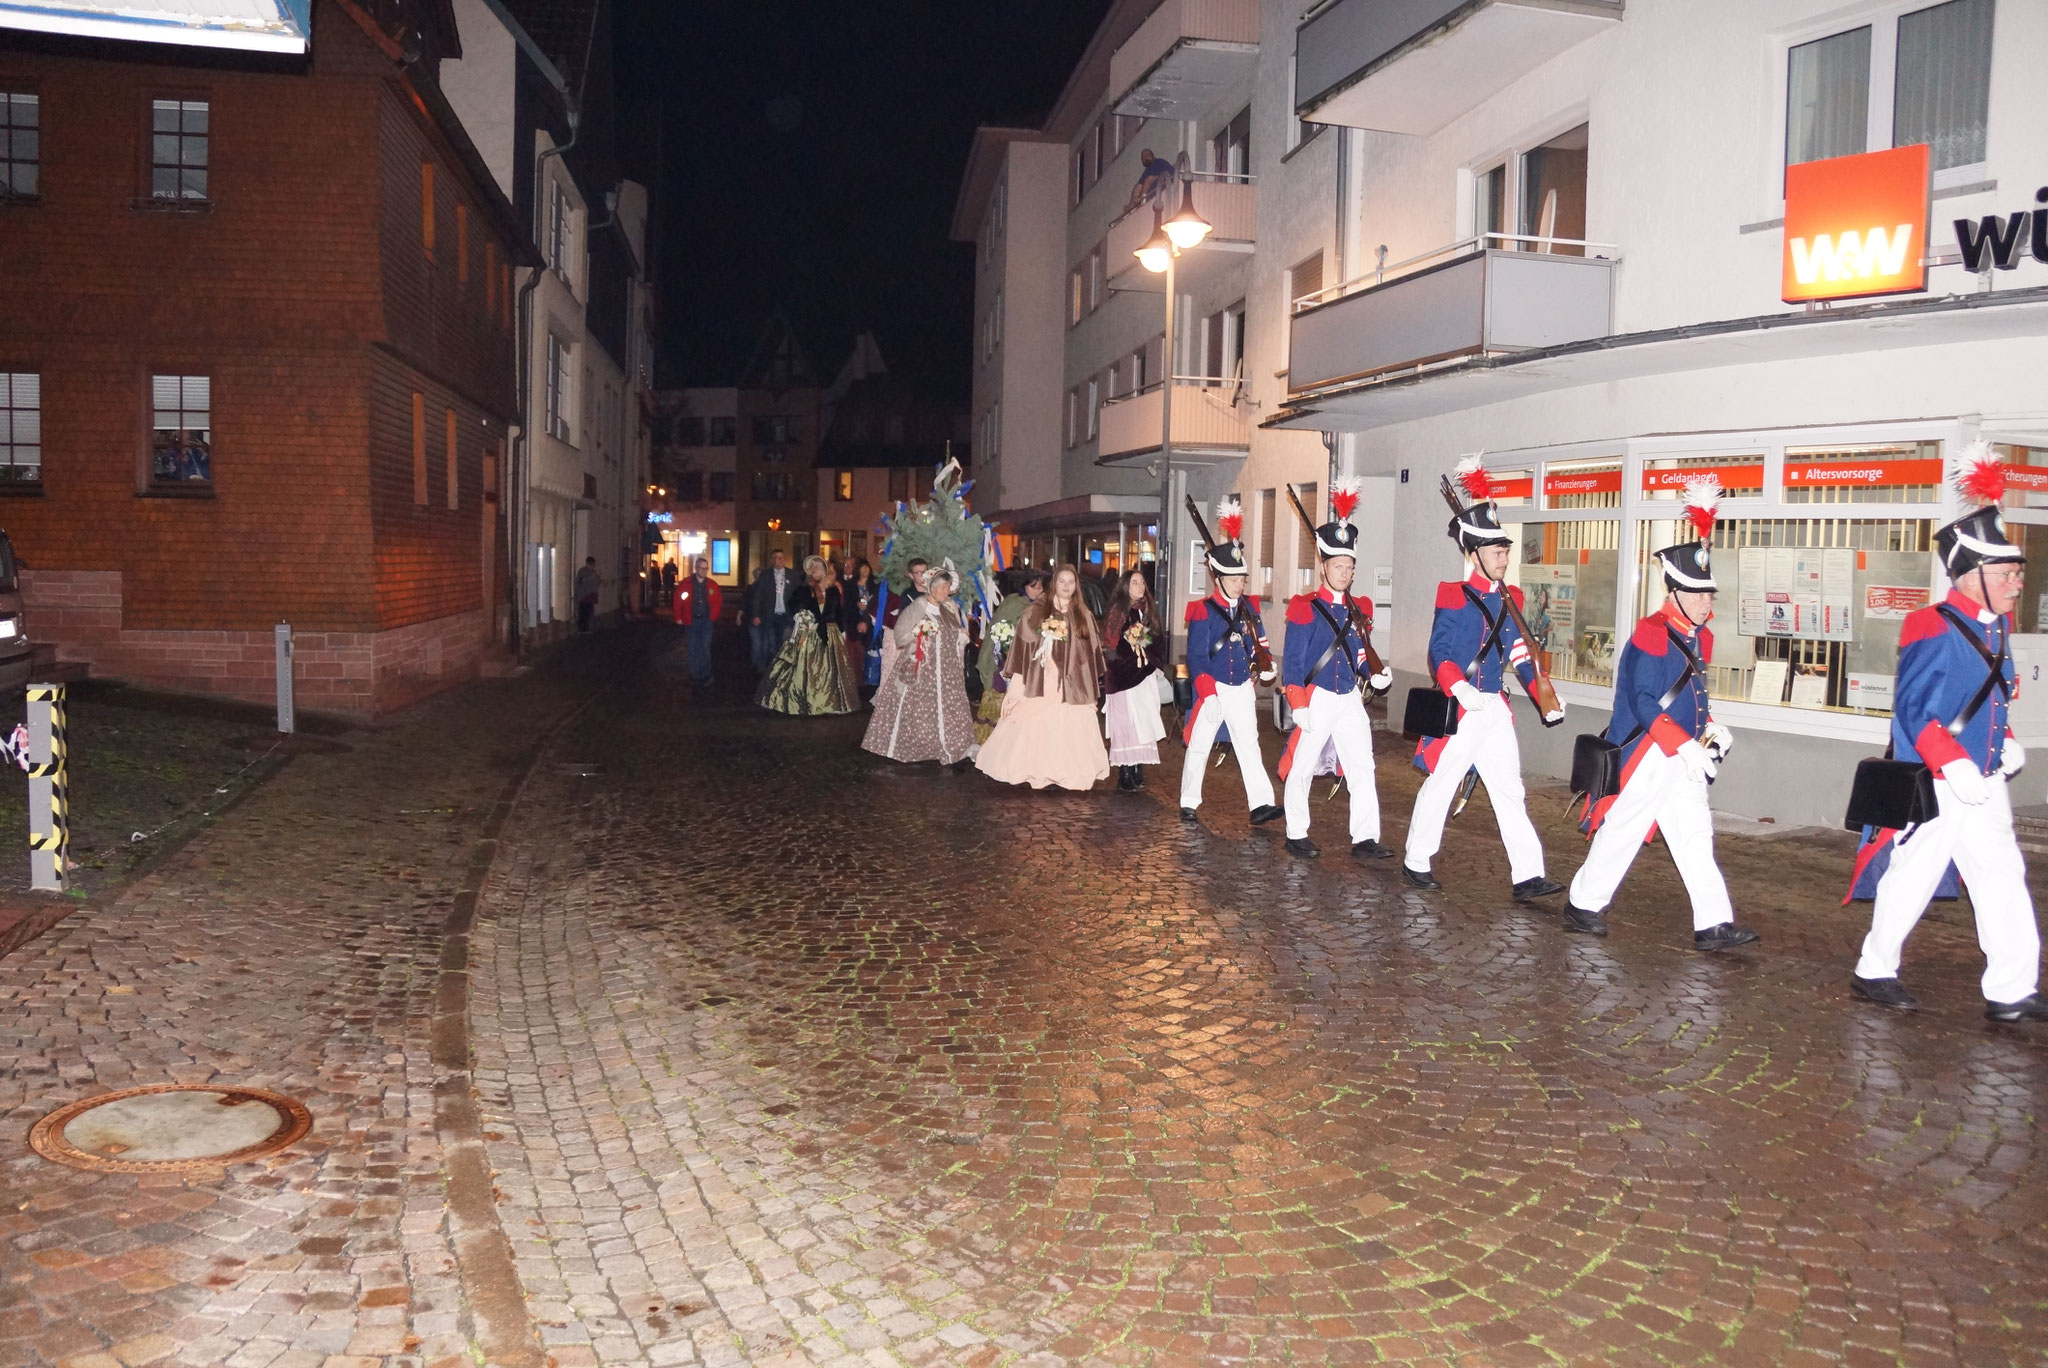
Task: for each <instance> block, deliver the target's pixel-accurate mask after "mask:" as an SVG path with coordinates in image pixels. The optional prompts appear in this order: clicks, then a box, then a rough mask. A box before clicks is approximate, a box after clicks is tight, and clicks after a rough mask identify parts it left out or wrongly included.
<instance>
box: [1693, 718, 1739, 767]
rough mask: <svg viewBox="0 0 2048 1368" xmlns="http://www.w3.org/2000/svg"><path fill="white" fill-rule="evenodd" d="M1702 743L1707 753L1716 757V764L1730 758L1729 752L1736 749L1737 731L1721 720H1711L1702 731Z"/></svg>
mask: <svg viewBox="0 0 2048 1368" xmlns="http://www.w3.org/2000/svg"><path fill="white" fill-rule="evenodd" d="M1700 744H1701V745H1702V746H1705V747H1706V749H1707V754H1709V755H1711V756H1713V757H1714V761H1715V763H1716V764H1719V763H1720V762H1721V761H1723V760H1726V759H1727V758H1728V752H1729V751H1731V750H1734V749H1735V733H1734V732H1731V731H1729V730H1728V729H1727V728H1726V727H1724V726H1722V725H1721V724H1720V723H1719V722H1709V723H1707V725H1706V726H1705V727H1704V728H1703V729H1702V730H1701V732H1700Z"/></svg>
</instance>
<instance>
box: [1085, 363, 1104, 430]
mask: <svg viewBox="0 0 2048 1368" xmlns="http://www.w3.org/2000/svg"><path fill="white" fill-rule="evenodd" d="M1087 413H1088V440H1089V441H1091V442H1092V441H1094V440H1095V434H1096V433H1097V432H1098V431H1099V430H1100V428H1099V422H1100V419H1101V417H1102V381H1101V379H1100V378H1099V377H1097V376H1093V375H1091V376H1089V377H1088V409H1087Z"/></svg>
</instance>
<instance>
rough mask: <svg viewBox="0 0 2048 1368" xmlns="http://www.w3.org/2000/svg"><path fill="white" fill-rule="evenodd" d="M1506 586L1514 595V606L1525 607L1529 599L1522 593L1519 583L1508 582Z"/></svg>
mask: <svg viewBox="0 0 2048 1368" xmlns="http://www.w3.org/2000/svg"><path fill="white" fill-rule="evenodd" d="M1507 588H1508V592H1509V593H1510V594H1513V595H1514V596H1515V607H1517V608H1526V607H1528V606H1529V600H1528V599H1527V597H1525V596H1524V595H1523V593H1522V586H1521V585H1519V584H1510V585H1509V586H1508V587H1507Z"/></svg>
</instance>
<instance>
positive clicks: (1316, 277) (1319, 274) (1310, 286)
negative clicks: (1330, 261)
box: [1287, 252, 1323, 307]
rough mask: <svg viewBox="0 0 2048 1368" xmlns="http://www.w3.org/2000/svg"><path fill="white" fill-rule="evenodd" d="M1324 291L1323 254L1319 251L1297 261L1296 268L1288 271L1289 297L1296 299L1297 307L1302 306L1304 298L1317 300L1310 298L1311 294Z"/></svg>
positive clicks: (1311, 301)
mask: <svg viewBox="0 0 2048 1368" xmlns="http://www.w3.org/2000/svg"><path fill="white" fill-rule="evenodd" d="M1322 292H1323V254H1322V253H1321V252H1317V253H1315V254H1314V255H1313V256H1308V257H1304V258H1303V259H1302V260H1301V261H1299V262H1297V263H1295V266H1294V269H1293V270H1291V271H1289V272H1288V273H1287V297H1288V298H1289V299H1291V300H1293V301H1294V303H1295V305H1296V307H1300V305H1301V304H1302V301H1304V300H1308V301H1309V302H1310V303H1315V302H1317V301H1314V300H1309V296H1310V295H1319V294H1321V293H1322Z"/></svg>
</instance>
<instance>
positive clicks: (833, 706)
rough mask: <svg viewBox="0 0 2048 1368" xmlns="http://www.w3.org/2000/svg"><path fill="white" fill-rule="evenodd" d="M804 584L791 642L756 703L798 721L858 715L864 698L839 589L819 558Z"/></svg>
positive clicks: (808, 567) (808, 562)
mask: <svg viewBox="0 0 2048 1368" xmlns="http://www.w3.org/2000/svg"><path fill="white" fill-rule="evenodd" d="M804 580H805V583H804V584H803V585H802V586H801V587H799V588H798V589H797V591H796V599H795V606H794V608H793V609H792V615H793V617H792V625H791V627H790V632H789V640H788V641H786V642H784V643H783V645H782V649H781V650H780V651H778V652H776V655H775V659H774V660H773V661H772V662H771V663H770V664H769V666H768V673H767V674H766V675H764V676H763V677H762V679H761V691H760V692H759V693H758V694H756V695H755V696H754V701H755V702H757V703H759V704H760V705H761V706H762V707H764V708H767V709H769V710H770V711H772V712H779V713H788V714H789V715H790V716H792V717H818V716H823V715H826V714H830V713H849V712H852V711H853V710H854V708H855V707H857V706H858V705H859V694H858V693H857V692H856V690H855V688H854V674H853V662H852V661H851V660H849V659H848V658H847V655H846V633H845V631H844V630H843V629H842V628H841V627H840V625H839V622H840V610H839V586H838V585H836V584H834V583H833V582H832V572H831V571H830V570H829V569H828V568H827V567H826V565H825V562H824V560H823V559H821V558H820V557H817V556H810V557H807V558H806V559H805V560H804Z"/></svg>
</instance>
